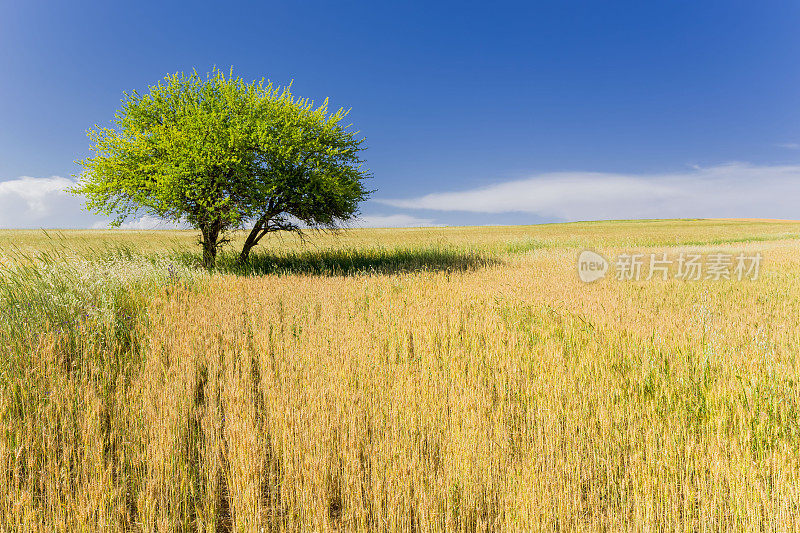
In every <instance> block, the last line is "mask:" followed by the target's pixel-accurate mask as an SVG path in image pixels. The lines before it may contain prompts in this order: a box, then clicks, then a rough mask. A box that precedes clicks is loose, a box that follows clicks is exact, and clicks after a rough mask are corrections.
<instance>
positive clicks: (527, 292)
mask: <svg viewBox="0 0 800 533" xmlns="http://www.w3.org/2000/svg"><path fill="white" fill-rule="evenodd" d="M196 239H197V236H196V235H195V234H194V233H191V232H178V231H176V232H163V231H162V232H133V231H116V232H114V231H76V232H68V231H62V232H57V233H54V232H50V233H46V232H42V231H38V232H34V231H30V232H25V231H3V232H0V256H1V257H0V263H1V264H2V266H0V311H1V312H2V316H1V317H0V346H2V347H3V350H4V352H5V353H4V356H3V358H2V360H0V487H1V488H0V493H1V494H2V500H0V528H1V529H2V530H5V531H99V530H103V531H244V532H249V531H576V530H578V531H625V530H633V531H791V530H798V529H800V389H799V388H798V379H800V376H799V375H798V369H799V368H800V366H799V365H800V223H788V222H758V221H710V220H681V221H674V220H673V221H669V220H656V221H638V222H631V221H617V222H601V223H600V222H598V223H574V224H552V225H541V226H525V227H522V226H519V227H491V228H488V227H487V228H477V227H470V228H426V229H385V230H366V229H365V230H348V231H345V232H343V233H342V234H339V235H313V234H312V235H310V236H309V237H308V238H307V240H306V241H305V242H301V241H298V240H295V239H290V238H286V239H279V238H276V239H274V240H272V241H270V242H268V243H267V244H266V246H264V247H263V249H262V250H261V251H260V252H259V253H258V254H257V255H256V257H254V258H253V262H252V264H251V265H250V267H248V269H245V270H241V269H240V270H237V269H235V268H234V267H233V266H231V265H232V264H233V262H232V260H226V258H225V256H223V257H222V258H221V259H220V266H219V268H218V269H217V270H215V271H213V272H208V271H205V270H203V269H201V268H199V267H198V266H197V264H198V259H199V258H198V247H197V246H196V245H195V242H196ZM584 248H590V249H592V250H595V251H597V252H599V253H601V254H603V255H605V256H606V257H613V256H615V255H616V254H618V253H621V252H625V251H632V250H636V251H640V252H642V253H645V254H649V253H651V252H653V253H656V252H657V253H659V254H660V253H662V252H668V253H670V254H677V253H680V252H682V251H684V252H687V251H688V252H700V253H703V254H708V253H712V252H718V251H724V252H729V253H732V254H735V253H756V252H759V253H761V254H762V256H763V264H762V265H761V271H760V274H759V276H758V278H757V279H745V280H738V279H735V278H734V279H730V280H725V279H723V280H713V279H701V280H697V281H684V280H679V279H675V278H672V277H670V278H669V279H667V280H663V279H660V278H656V279H651V280H640V281H621V280H617V279H614V278H613V276H609V277H607V278H605V279H602V280H600V281H597V282H594V283H591V284H586V283H583V282H581V281H580V280H579V279H578V276H577V271H576V261H577V257H578V254H579V253H580V251H581V250H583V249H584ZM232 250H233V249H232ZM231 257H233V256H232V255H231ZM229 259H230V258H229Z"/></svg>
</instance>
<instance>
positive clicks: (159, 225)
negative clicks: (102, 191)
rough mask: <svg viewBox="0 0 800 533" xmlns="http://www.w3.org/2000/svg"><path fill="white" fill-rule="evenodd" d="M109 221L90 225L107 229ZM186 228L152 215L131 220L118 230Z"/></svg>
mask: <svg viewBox="0 0 800 533" xmlns="http://www.w3.org/2000/svg"><path fill="white" fill-rule="evenodd" d="M110 223H111V221H110V220H101V221H98V222H95V223H94V224H92V228H93V229H107V228H110V227H111V225H110ZM187 227H188V226H186V225H185V224H178V223H176V222H170V221H168V220H163V219H161V218H158V217H154V216H152V215H144V216H141V217H139V218H135V219H133V220H129V221H127V222H123V223H122V224H121V225H120V226H119V228H118V229H134V230H144V229H187Z"/></svg>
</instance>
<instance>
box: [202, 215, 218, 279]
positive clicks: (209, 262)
mask: <svg viewBox="0 0 800 533" xmlns="http://www.w3.org/2000/svg"><path fill="white" fill-rule="evenodd" d="M200 231H201V232H202V234H203V266H204V267H205V268H214V266H215V265H216V264H217V245H218V242H217V241H218V238H219V227H218V224H210V225H209V226H206V227H202V228H200Z"/></svg>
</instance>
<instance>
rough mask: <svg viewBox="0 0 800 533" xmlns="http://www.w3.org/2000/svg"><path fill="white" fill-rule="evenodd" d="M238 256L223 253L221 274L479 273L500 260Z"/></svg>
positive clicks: (373, 254)
mask: <svg viewBox="0 0 800 533" xmlns="http://www.w3.org/2000/svg"><path fill="white" fill-rule="evenodd" d="M236 258H237V255H236V254H234V253H228V252H223V253H222V254H220V256H219V257H218V258H217V266H216V270H217V271H218V272H224V273H230V274H237V275H245V276H259V275H265V274H309V275H318V276H352V275H363V274H382V275H386V274H399V273H406V272H460V271H468V270H476V269H478V268H482V267H485V266H489V265H492V264H495V263H497V260H496V259H494V258H491V257H488V256H487V255H484V254H480V253H477V252H474V251H463V250H454V249H447V248H417V249H388V250H385V249H353V250H348V249H342V250H308V251H301V252H287V253H274V252H257V253H251V255H250V261H249V262H248V263H247V264H244V265H237V264H236Z"/></svg>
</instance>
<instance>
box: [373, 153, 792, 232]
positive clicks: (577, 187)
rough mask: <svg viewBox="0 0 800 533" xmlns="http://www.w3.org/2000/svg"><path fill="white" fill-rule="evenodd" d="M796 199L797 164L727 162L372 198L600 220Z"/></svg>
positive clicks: (778, 206)
mask: <svg viewBox="0 0 800 533" xmlns="http://www.w3.org/2000/svg"><path fill="white" fill-rule="evenodd" d="M798 200H800V166H797V165H793V166H792V165H789V166H756V165H749V164H746V163H730V164H725V165H718V166H713V167H707V168H699V167H694V168H691V169H690V170H687V171H684V172H676V173H666V174H653V175H636V174H613V173H602V172H554V173H548V174H541V175H538V176H534V177H531V178H528V179H523V180H515V181H508V182H505V183H498V184H494V185H489V186H486V187H481V188H476V189H468V190H464V191H452V192H440V193H433V194H427V195H425V196H420V197H417V198H410V199H383V200H380V199H376V200H375V201H376V202H379V203H383V204H386V205H390V206H393V207H399V208H406V209H428V210H434V211H464V212H473V213H514V212H517V213H533V214H536V215H539V216H542V217H554V218H558V219H562V220H602V219H619V218H715V217H725V218H739V217H742V218H744V217H747V218H787V219H800V207H798Z"/></svg>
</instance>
